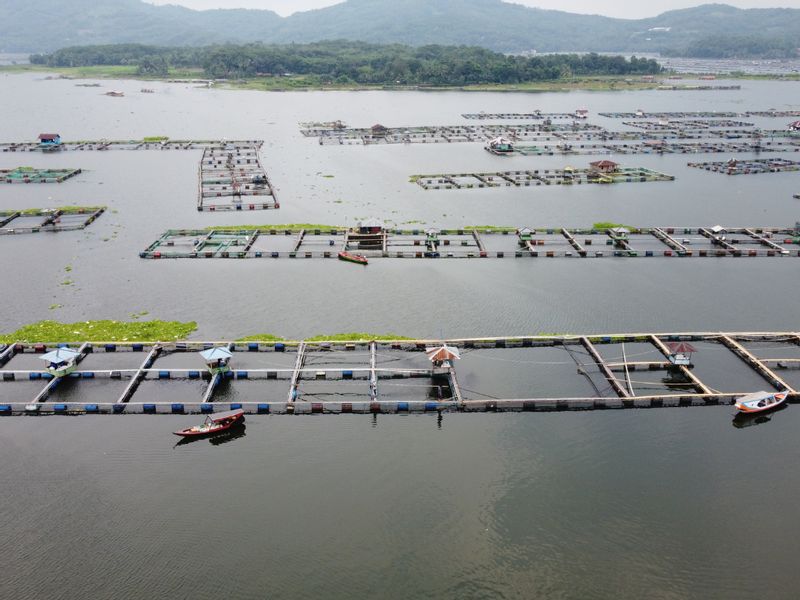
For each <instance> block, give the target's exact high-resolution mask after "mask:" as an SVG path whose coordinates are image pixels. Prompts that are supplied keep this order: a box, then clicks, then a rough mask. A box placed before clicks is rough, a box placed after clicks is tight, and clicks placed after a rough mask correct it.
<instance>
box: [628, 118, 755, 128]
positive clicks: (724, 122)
mask: <svg viewBox="0 0 800 600" xmlns="http://www.w3.org/2000/svg"><path fill="white" fill-rule="evenodd" d="M622 124H623V125H627V126H628V127H636V128H638V129H644V130H646V131H664V130H671V131H683V130H687V129H688V130H696V129H743V128H745V127H753V125H754V124H753V123H748V122H746V121H733V120H731V119H688V120H674V119H669V120H657V121H647V120H642V119H640V120H637V121H623V123H622Z"/></svg>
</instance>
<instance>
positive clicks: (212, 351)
mask: <svg viewBox="0 0 800 600" xmlns="http://www.w3.org/2000/svg"><path fill="white" fill-rule="evenodd" d="M200 356H201V357H202V358H203V360H204V361H205V363H206V368H207V369H208V371H209V372H210V373H212V374H217V373H224V372H226V371H230V370H231V368H230V365H229V364H228V363H229V362H230V360H231V357H232V356H233V353H232V352H231V351H230V350H228V349H227V348H225V347H223V346H214V347H213V348H208V349H207V350H203V351H202V352H200Z"/></svg>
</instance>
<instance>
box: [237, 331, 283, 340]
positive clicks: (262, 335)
mask: <svg viewBox="0 0 800 600" xmlns="http://www.w3.org/2000/svg"><path fill="white" fill-rule="evenodd" d="M236 341H237V342H284V341H286V340H284V339H283V338H282V337H280V336H277V335H273V334H271V333H257V334H255V335H248V336H245V337H241V338H238V339H237V340H236Z"/></svg>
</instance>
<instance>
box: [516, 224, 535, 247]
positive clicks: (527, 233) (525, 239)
mask: <svg viewBox="0 0 800 600" xmlns="http://www.w3.org/2000/svg"><path fill="white" fill-rule="evenodd" d="M517 235H518V236H519V245H520V246H523V247H525V246H527V245H528V243H529V242H530V241H531V240H533V230H532V229H531V228H530V227H523V228H522V229H517Z"/></svg>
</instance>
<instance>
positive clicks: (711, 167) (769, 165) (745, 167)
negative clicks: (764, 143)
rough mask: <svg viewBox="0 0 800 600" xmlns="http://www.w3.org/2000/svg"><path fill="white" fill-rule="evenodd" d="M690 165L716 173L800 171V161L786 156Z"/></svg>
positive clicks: (745, 173)
mask: <svg viewBox="0 0 800 600" xmlns="http://www.w3.org/2000/svg"><path fill="white" fill-rule="evenodd" d="M688 166H690V167H694V168H695V169H703V170H705V171H712V172H714V173H724V174H725V175H756V174H759V173H782V172H784V171H800V162H798V161H794V160H786V159H784V158H760V159H755V160H729V161H721V162H702V163H688Z"/></svg>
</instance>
